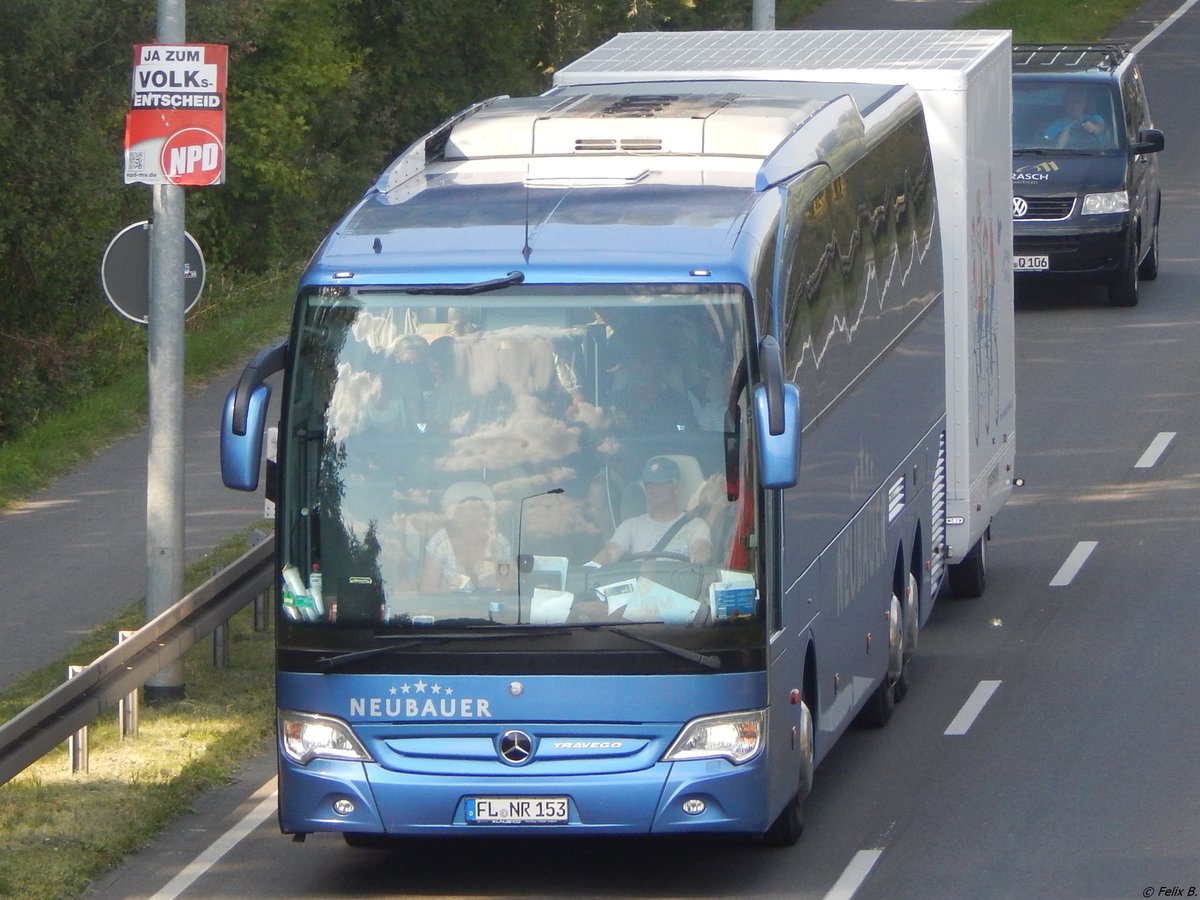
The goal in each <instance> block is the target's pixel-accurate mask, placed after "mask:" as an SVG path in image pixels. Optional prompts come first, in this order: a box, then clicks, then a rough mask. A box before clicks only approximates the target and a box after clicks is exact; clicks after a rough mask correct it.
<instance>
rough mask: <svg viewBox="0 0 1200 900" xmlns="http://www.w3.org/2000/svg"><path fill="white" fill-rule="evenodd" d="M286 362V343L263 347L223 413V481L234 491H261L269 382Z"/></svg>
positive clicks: (244, 374) (269, 398) (269, 391)
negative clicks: (260, 480)
mask: <svg viewBox="0 0 1200 900" xmlns="http://www.w3.org/2000/svg"><path fill="white" fill-rule="evenodd" d="M286 359H287V342H286V341H281V342H280V343H278V344H272V345H271V346H269V347H264V348H263V349H262V350H260V351H259V352H258V353H256V354H255V355H254V358H253V359H252V360H250V362H248V363H247V364H246V368H245V369H243V370H242V376H241V378H239V379H238V383H237V387H235V388H234V389H233V390H232V391H230V392H229V396H228V397H226V398H225V409H224V410H223V411H222V413H221V480H222V481H224V482H225V487H227V488H232V489H233V490H235V491H256V490H258V471H259V468H260V466H261V465H262V440H263V430H264V427H265V426H266V421H267V406H268V404H269V403H270V401H271V388H270V386H269V385H268V384H266V383H265V381H266V379H267V378H269V377H270V376H271V375H274V374H275V373H276V372H278V371H280V370H281V369H282V368H283V366H284V362H285V361H286Z"/></svg>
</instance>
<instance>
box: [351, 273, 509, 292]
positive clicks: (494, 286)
mask: <svg viewBox="0 0 1200 900" xmlns="http://www.w3.org/2000/svg"><path fill="white" fill-rule="evenodd" d="M524 280H525V273H524V272H509V273H508V274H507V275H505V276H504V277H502V278H491V279H489V280H487V281H476V282H474V283H472V284H412V285H406V286H404V287H402V288H401V290H402V291H404V293H406V294H438V295H443V296H450V297H466V296H470V295H472V294H486V293H487V292H488V291H498V290H500V289H501V288H506V287H512V286H513V285H514V284H521V283H522V282H523V281H524ZM359 293H361V294H365V293H369V292H368V291H359Z"/></svg>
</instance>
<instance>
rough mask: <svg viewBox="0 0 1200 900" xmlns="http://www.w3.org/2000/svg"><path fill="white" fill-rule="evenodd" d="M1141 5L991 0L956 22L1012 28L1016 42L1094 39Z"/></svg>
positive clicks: (1131, 1) (1136, 0) (1133, 0)
mask: <svg viewBox="0 0 1200 900" xmlns="http://www.w3.org/2000/svg"><path fill="white" fill-rule="evenodd" d="M1140 5H1141V3H1140V0H1055V2H1053V3H1048V2H1045V0H992V2H990V3H987V4H985V5H984V6H980V7H978V8H977V9H975V10H972V11H971V12H969V13H967V14H966V15H965V16H963V17H962V18H961V19H959V20H958V22H957V25H958V27H960V28H1008V29H1012V33H1013V40H1014V41H1025V42H1029V41H1064V42H1076V41H1079V42H1082V41H1095V40H1099V39H1100V38H1102V37H1104V36H1105V35H1106V34H1109V33H1110V32H1111V31H1112V30H1113V28H1114V27H1115V26H1116V25H1117V23H1119V22H1120V21H1121V20H1122V19H1124V18H1125V16H1127V15H1129V13H1130V12H1132V11H1133V10H1135V9H1137V8H1138V6H1140Z"/></svg>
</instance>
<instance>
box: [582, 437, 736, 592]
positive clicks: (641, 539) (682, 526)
mask: <svg viewBox="0 0 1200 900" xmlns="http://www.w3.org/2000/svg"><path fill="white" fill-rule="evenodd" d="M678 482H679V466H677V465H676V464H675V461H674V460H672V459H669V458H668V457H666V456H653V457H651V458H650V459H648V460H647V461H646V465H645V466H644V467H643V468H642V479H641V483H642V489H643V490H644V491H645V494H646V511H645V512H644V513H643V514H642V515H640V516H631V517H630V518H628V519H625V520H624V521H623V522H622V523H621V524H620V525H618V526H617V529H616V531H614V532H613V535H612V537H611V538H609V540H608V543H606V544H605V545H604V546H603V547H601V548H600V552H599V553H597V554H596V555H595V556H594V557H593V558H592V560H591V561H590V562H587V563H584V565H585V566H587V567H589V568H595V567H597V566H605V565H608V564H610V563H614V562H617V561H618V560H621V559H624V558H626V557H629V556H633V555H636V554H642V553H645V554H651V555H653V554H656V553H661V554H664V555H665V554H673V555H678V556H680V557H682V558H686V559H688V560H689V561H691V562H696V563H706V562H708V560H709V558H710V557H711V556H712V550H713V547H712V536H711V534H710V532H709V529H708V523H707V522H705V521H704V520H703V519H698V518H696V517H694V516H692V515H690V514H688V513H685V512H683V511H682V510H680V508H679V497H678Z"/></svg>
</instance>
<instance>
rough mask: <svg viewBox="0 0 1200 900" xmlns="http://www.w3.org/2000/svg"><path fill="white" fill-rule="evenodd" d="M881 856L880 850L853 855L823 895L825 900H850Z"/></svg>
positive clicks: (862, 851) (864, 851)
mask: <svg viewBox="0 0 1200 900" xmlns="http://www.w3.org/2000/svg"><path fill="white" fill-rule="evenodd" d="M882 855H883V851H882V850H859V851H858V852H857V853H855V854H854V858H853V859H851V860H850V862H849V864H848V865H847V866H846V868H844V869H843V870H842V874H841V875H840V876H838V880H837V881H836V882H834V885H833V887H831V888H830V889H829V892H828V893H827V894H826V895H825V900H850V898H851V897H853V896H854V893H855V891H857V890H858V889H859V888H860V887H862V883H863V882H864V881H866V880H867V876H868V875H870V874H871V869H872V868H874V866H875V863H876V862H878V861H879V857H880V856H882Z"/></svg>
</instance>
